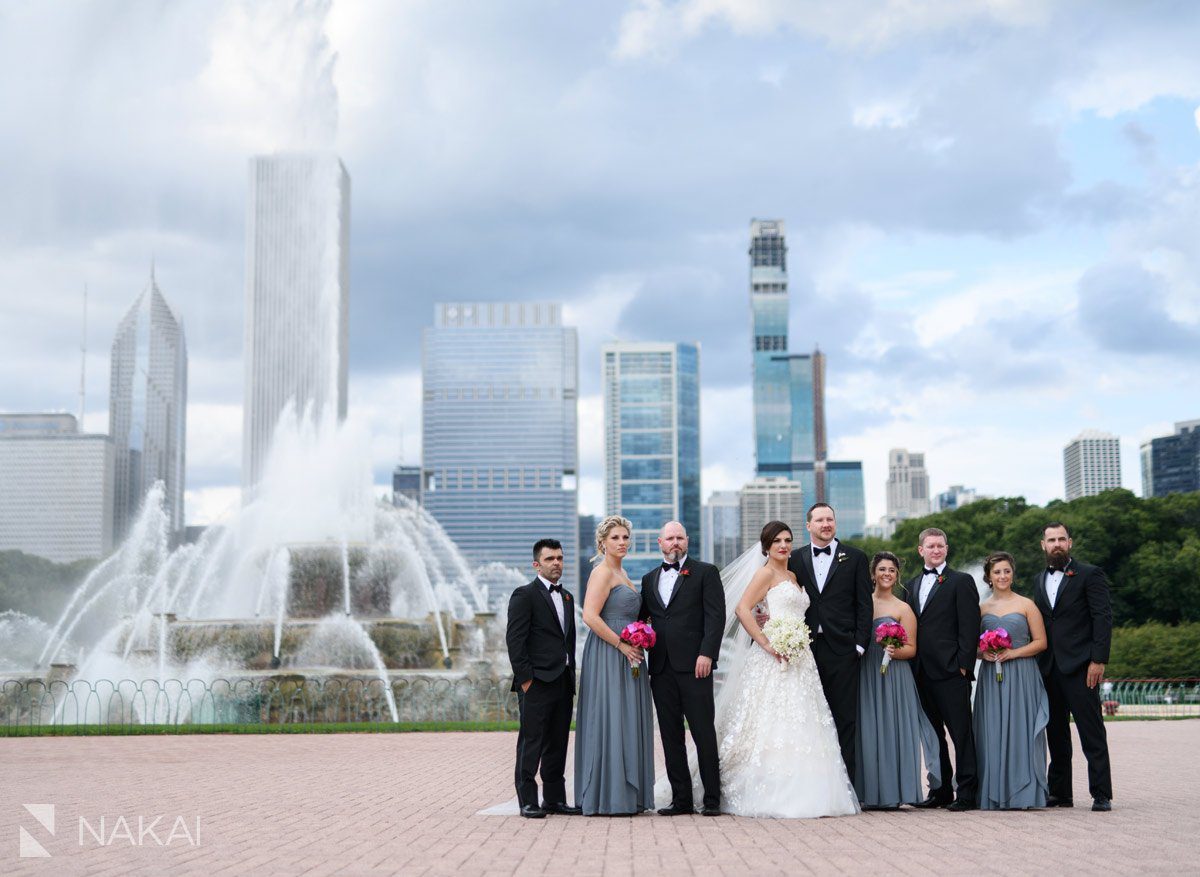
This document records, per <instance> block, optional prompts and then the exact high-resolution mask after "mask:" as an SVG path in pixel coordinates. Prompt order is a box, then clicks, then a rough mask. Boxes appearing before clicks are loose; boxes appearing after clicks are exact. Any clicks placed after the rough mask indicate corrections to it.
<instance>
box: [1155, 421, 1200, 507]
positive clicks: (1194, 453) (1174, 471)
mask: <svg viewBox="0 0 1200 877" xmlns="http://www.w3.org/2000/svg"><path fill="white" fill-rule="evenodd" d="M1141 450H1142V496H1166V495H1167V494H1168V493H1194V492H1196V491H1198V490H1200V420H1184V421H1180V422H1179V423H1176V424H1175V434H1174V435H1166V436H1161V437H1159V438H1154V439H1151V440H1150V441H1148V442H1144V443H1143V444H1142V449H1141Z"/></svg>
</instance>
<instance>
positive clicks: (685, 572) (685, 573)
mask: <svg viewBox="0 0 1200 877" xmlns="http://www.w3.org/2000/svg"><path fill="white" fill-rule="evenodd" d="M679 574H680V575H681V576H690V575H691V574H692V571H691V570H690V569H687V568H686V567H684V568H683V569H681V570H680V571H679Z"/></svg>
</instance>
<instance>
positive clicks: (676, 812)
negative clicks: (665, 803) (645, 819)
mask: <svg viewBox="0 0 1200 877" xmlns="http://www.w3.org/2000/svg"><path fill="white" fill-rule="evenodd" d="M695 812H696V811H695V810H693V809H692V808H691V807H686V808H685V807H676V806H675V805H674V804H672V805H671V806H670V807H659V808H658V815H659V816H691V815H692V814H693V813H695Z"/></svg>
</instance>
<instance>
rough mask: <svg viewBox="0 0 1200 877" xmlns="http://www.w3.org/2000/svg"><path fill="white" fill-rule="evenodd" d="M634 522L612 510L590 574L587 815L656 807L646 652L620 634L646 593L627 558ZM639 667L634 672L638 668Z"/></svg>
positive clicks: (583, 736) (581, 793) (585, 670)
mask: <svg viewBox="0 0 1200 877" xmlns="http://www.w3.org/2000/svg"><path fill="white" fill-rule="evenodd" d="M631 534H632V525H631V524H630V523H629V521H628V520H626V519H625V518H622V517H621V516H620V515H610V516H608V517H607V518H605V519H604V520H603V521H601V522H600V526H599V527H597V528H596V550H597V555H596V557H593V558H592V560H593V562H595V561H596V560H600V561H601V562H600V563H599V564H598V565H597V566H596V568H595V569H594V570H592V574H591V575H590V576H589V577H588V582H587V593H586V595H585V597H584V601H583V623H584V624H586V625H587V627H588V630H589V633H588V636H587V641H586V642H585V643H584V646H583V659H582V661H581V662H580V669H579V709H578V712H577V713H576V716H575V804H576V806H578V807H582V808H583V815H584V816H598V815H603V816H633V815H635V814H637V813H641V812H642V811H643V810H648V809H650V808H652V807H653V806H654V720H653V714H654V713H653V709H652V707H651V705H650V679H649V674H648V667H647V666H646V662H645V660H644V656H643V654H642V650H641V649H639V648H637V647H636V646H632V645H630V644H629V643H627V642H623V641H622V640H621V631H622V630H623V629H624V628H625V625H627V624H629V623H630V622H631V621H637V619H638V612H639V611H640V610H641V606H642V598H641V595H640V594H639V593H638V592H637V591H636V590H635V589H634V587H633V582H631V581H630V580H629V576H628V575H627V574H626V573H625V570H624V569H623V568H622V566H621V564H622V561H623V560H624V558H625V555H626V554H627V553H628V551H629V538H630V536H631ZM634 667H637V668H638V676H637V678H634V675H633V668H634Z"/></svg>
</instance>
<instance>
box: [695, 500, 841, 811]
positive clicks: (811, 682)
mask: <svg viewBox="0 0 1200 877" xmlns="http://www.w3.org/2000/svg"><path fill="white" fill-rule="evenodd" d="M759 541H760V545H761V553H760V546H754V547H753V548H752V549H751V550H749V551H747V552H746V553H745V554H743V555H742V556H741V557H739V558H738V559H737V560H736V561H734V563H733V564H731V565H730V566H729V567H728V568H727V569H726V571H725V575H724V578H725V583H724V584H725V589H726V600H727V602H726V605H727V606H735V607H736V609H735V610H734V611H735V613H736V618H737V621H739V622H740V623H741V628H742V629H743V630H744V631H745V634H749V639H747V637H746V636H745V634H743V633H742V632H741V631H739V630H737V628H736V627H735V626H734V625H733V624H732V621H733V619H732V618H730V619H728V621H729V622H730V624H727V627H726V629H727V631H730V633H732V642H731V641H730V639H731V637H730V633H727V635H726V642H725V645H724V647H723V648H722V653H723V655H725V659H724V660H723V661H722V664H723V665H724V669H725V673H724V676H725V678H724V680H723V682H722V683H721V688H720V691H719V692H718V694H717V701H716V728H717V740H718V748H719V752H720V756H721V805H722V806H721V809H722V810H723V811H724V812H726V813H733V814H735V815H738V816H764V817H781V818H804V817H815V816H845V815H849V814H852V813H858V812H859V807H858V798H857V797H856V796H855V794H854V788H853V786H852V785H851V784H850V778H849V775H848V774H847V771H846V767H845V765H844V764H842V756H841V748H840V747H839V745H838V737H837V729H836V728H835V727H834V724H833V716H832V715H831V714H830V712H829V705H828V704H827V703H826V701H825V695H824V693H823V692H822V690H821V681H820V679H819V678H818V676H817V667H816V664H815V663H814V662H813V657H812V652H811V651H810V650H807V649H806V650H805V651H804V652H803V653H802V654H801V655H800V656H799V657H798V658H793V659H792V660H791V661H788V660H786V659H785V658H784V657H783V656H782V655H780V654H779V653H778V652H776V651H775V650H774V649H773V648H772V647H771V643H770V641H769V640H768V639H767V637H766V635H765V634H764V633H763V631H762V628H761V627H760V626H759V625H758V622H757V621H756V620H755V617H754V608H755V606H756V605H758V604H760V603H764V602H765V603H766V604H767V606H768V608H769V612H770V615H771V617H772V618H774V619H782V618H788V617H794V618H799V619H801V620H803V618H804V613H805V611H806V610H807V609H808V594H806V593H805V592H804V589H803V588H802V587H800V585H799V583H797V581H796V577H795V576H794V575H793V574H792V573H791V572H789V571H788V568H787V562H788V557H789V556H790V554H791V551H792V531H791V528H790V527H788V525H787V524H785V523H783V522H781V521H771V522H770V523H768V524H767V525H766V526H765V527H764V528H763V530H762V535H761V536H760V538H759ZM764 555H765V556H766V558H767V561H766V563H765V564H763V562H762V557H763V556H764Z"/></svg>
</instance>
